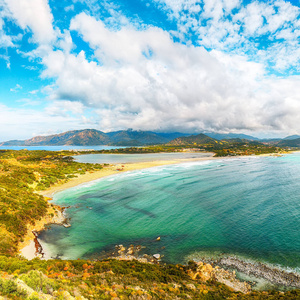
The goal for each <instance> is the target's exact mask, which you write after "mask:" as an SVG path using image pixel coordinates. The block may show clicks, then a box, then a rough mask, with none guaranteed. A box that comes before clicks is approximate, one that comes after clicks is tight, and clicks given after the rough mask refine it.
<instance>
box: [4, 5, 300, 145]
mask: <svg viewBox="0 0 300 300" xmlns="http://www.w3.org/2000/svg"><path fill="white" fill-rule="evenodd" d="M299 41H300V1H299V0H298V1H287V0H270V1H249V0H247V1H246V0H245V1H243V0H0V141H6V140H11V139H27V138H31V137H33V136H36V135H48V134H55V133H61V132H64V131H68V130H75V129H86V128H94V129H98V130H101V131H104V132H108V131H115V130H123V129H127V128H132V129H134V130H152V131H164V132H172V131H180V132H187V133H200V132H208V131H214V132H221V133H229V132H231V133H241V132H242V133H247V134H251V135H254V136H257V137H267V136H268V137H279V136H280V137H284V136H286V135H290V134H300V122H299V120H300V76H299V75H300V45H299Z"/></svg>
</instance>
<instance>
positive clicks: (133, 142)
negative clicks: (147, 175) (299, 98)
mask: <svg viewBox="0 0 300 300" xmlns="http://www.w3.org/2000/svg"><path fill="white" fill-rule="evenodd" d="M226 139H227V140H229V139H231V140H233V139H241V140H248V141H257V142H258V141H260V142H265V143H268V140H259V139H258V138H256V137H253V136H249V135H245V134H233V133H229V134H220V133H214V132H205V134H204V133H200V134H198V135H192V134H189V133H181V132H171V133H165V132H152V131H141V130H139V131H136V130H132V129H128V130H120V131H113V132H107V133H105V132H102V131H99V130H96V129H84V130H72V131H67V132H64V133H60V134H53V135H48V136H36V137H33V138H31V139H27V140H11V141H7V142H2V143H0V146H63V145H69V146H97V145H114V146H143V145H157V144H166V143H169V144H171V145H191V144H216V143H217V141H220V140H226ZM270 143H272V144H275V145H278V146H280V147H300V136H298V135H293V136H288V137H286V138H285V139H278V140H272V142H271V140H270Z"/></svg>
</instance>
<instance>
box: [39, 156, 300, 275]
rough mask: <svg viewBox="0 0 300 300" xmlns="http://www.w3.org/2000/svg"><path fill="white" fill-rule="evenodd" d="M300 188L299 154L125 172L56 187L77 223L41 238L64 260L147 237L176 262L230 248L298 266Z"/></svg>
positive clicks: (153, 248) (151, 249) (152, 248)
mask: <svg viewBox="0 0 300 300" xmlns="http://www.w3.org/2000/svg"><path fill="white" fill-rule="evenodd" d="M299 188H300V154H299V153H295V154H289V155H284V156H282V157H272V156H270V157H241V158H230V159H217V160H210V161H201V162H189V163H181V164H177V165H168V166H161V167H155V168H151V169H144V170H138V171H132V172H127V173H120V174H118V175H114V176H110V177H106V178H102V179H101V180H97V181H94V182H90V183H88V184H84V185H81V186H77V187H75V188H71V189H68V190H65V191H62V192H59V193H57V194H56V195H55V197H54V202H55V203H56V204H59V205H62V206H70V208H68V209H67V210H66V212H67V215H68V216H69V217H70V218H71V221H70V222H71V225H72V226H71V227H70V228H64V227H61V226H52V227H51V229H49V230H47V231H44V232H42V233H41V234H40V236H39V239H40V240H41V242H42V244H43V245H45V248H46V249H47V251H49V252H50V253H51V255H52V256H54V257H55V256H56V255H59V256H60V257H61V258H64V259H77V258H96V257H97V256H98V255H100V253H102V252H103V251H107V250H111V249H113V247H114V246H115V245H117V244H124V245H126V246H128V245H130V244H135V245H137V244H141V245H144V246H146V247H147V248H146V249H145V252H147V253H149V254H154V253H160V254H162V255H164V261H166V262H171V263H182V262H186V260H187V257H188V258H189V259H190V258H193V257H197V256H199V253H200V254H201V255H204V254H205V255H209V254H213V253H226V254H230V255H236V256H238V257H242V258H243V259H250V260H252V261H259V262H263V263H266V264H271V265H273V266H277V267H279V268H282V269H285V270H293V271H295V272H299V270H300V193H299V190H300V189H299ZM158 236H160V237H161V240H160V242H157V241H156V238H157V237H158ZM163 247H165V248H163Z"/></svg>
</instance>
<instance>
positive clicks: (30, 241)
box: [18, 152, 277, 259]
mask: <svg viewBox="0 0 300 300" xmlns="http://www.w3.org/2000/svg"><path fill="white" fill-rule="evenodd" d="M208 154H211V156H207V157H201V158H187V159H173V160H155V161H149V162H135V163H124V164H121V163H118V164H109V165H108V166H104V167H103V169H101V170H99V171H95V172H87V173H85V174H76V175H77V177H74V178H71V179H69V181H68V182H66V183H63V184H56V185H54V186H52V187H50V188H49V189H47V190H44V191H38V192H37V193H38V194H40V195H42V196H44V197H45V198H46V200H47V201H51V200H52V197H53V196H54V194H55V193H57V192H60V191H63V190H66V189H69V188H72V187H75V186H78V185H81V184H84V183H87V182H90V181H94V180H98V179H101V178H104V177H107V176H112V175H116V174H120V173H124V172H130V171H135V170H142V169H148V168H153V167H158V166H165V165H172V164H181V163H188V162H198V161H208V160H216V159H230V158H236V157H237V156H225V157H216V156H213V155H214V153H210V152H208ZM258 156H277V154H276V153H268V154H262V155H258ZM238 157H239V156H238ZM242 157H253V156H242ZM63 210H64V208H62V207H60V206H58V205H53V204H50V205H49V209H48V212H47V214H46V216H45V217H43V218H42V219H41V220H39V221H37V222H36V224H35V225H34V226H28V231H27V234H26V236H25V237H24V241H23V242H22V243H20V244H19V246H18V249H19V254H20V255H22V256H23V257H25V258H27V259H33V258H35V257H40V256H42V257H44V253H43V254H41V253H42V252H43V249H42V250H41V251H38V250H37V248H38V246H37V244H38V243H39V242H38V238H37V234H35V233H38V232H40V231H43V230H44V229H45V227H46V225H49V224H59V225H64V224H65V223H66V218H65V216H64V215H63ZM40 246H41V245H40ZM45 257H47V255H45Z"/></svg>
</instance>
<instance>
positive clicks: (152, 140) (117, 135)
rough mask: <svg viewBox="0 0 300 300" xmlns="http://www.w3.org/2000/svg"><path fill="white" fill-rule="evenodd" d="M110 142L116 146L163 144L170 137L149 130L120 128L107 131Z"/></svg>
mask: <svg viewBox="0 0 300 300" xmlns="http://www.w3.org/2000/svg"><path fill="white" fill-rule="evenodd" d="M107 135H108V136H109V138H110V140H111V144H113V145H117V146H141V145H154V144H164V143H167V142H168V141H170V139H168V138H165V137H163V136H159V135H158V134H157V133H154V132H150V131H135V130H121V131H116V132H109V133H107Z"/></svg>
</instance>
